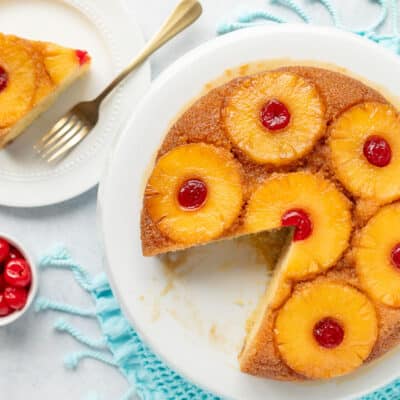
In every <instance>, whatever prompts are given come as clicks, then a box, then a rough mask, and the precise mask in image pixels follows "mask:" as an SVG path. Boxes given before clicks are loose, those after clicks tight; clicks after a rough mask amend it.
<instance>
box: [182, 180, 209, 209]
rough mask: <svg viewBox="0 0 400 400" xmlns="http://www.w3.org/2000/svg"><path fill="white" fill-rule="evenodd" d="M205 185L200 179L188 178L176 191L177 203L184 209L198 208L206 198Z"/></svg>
mask: <svg viewBox="0 0 400 400" xmlns="http://www.w3.org/2000/svg"><path fill="white" fill-rule="evenodd" d="M207 193H208V190H207V185H206V184H205V183H204V182H203V181H202V180H201V179H188V180H187V181H185V182H183V184H182V185H181V187H180V188H179V191H178V203H179V205H180V206H181V207H182V208H184V209H185V210H190V211H193V210H198V209H199V208H200V207H202V206H203V205H204V203H205V202H206V199H207Z"/></svg>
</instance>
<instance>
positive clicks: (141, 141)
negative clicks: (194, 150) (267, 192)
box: [99, 25, 400, 400]
mask: <svg viewBox="0 0 400 400" xmlns="http://www.w3.org/2000/svg"><path fill="white" fill-rule="evenodd" d="M284 57H291V58H292V59H299V60H316V61H318V60H319V61H323V62H328V63H335V64H337V65H340V66H343V67H345V68H347V69H349V70H350V71H353V72H354V73H356V74H359V75H361V76H364V77H366V78H367V79H369V80H371V81H373V82H376V83H377V84H379V85H382V86H384V87H386V88H389V89H390V90H391V91H392V92H394V93H400V79H397V77H398V75H399V72H400V60H399V58H398V57H396V56H394V55H392V54H391V53H389V52H388V51H386V50H384V49H382V48H380V47H378V46H377V45H375V44H374V43H371V42H368V41H367V40H364V39H361V38H358V37H356V36H355V35H350V34H346V33H343V32H340V31H336V30H333V29H328V28H325V29H324V28H317V27H307V26H303V25H301V26H296V25H282V26H279V27H265V28H257V29H251V30H250V29H249V30H243V31H240V32H236V33H234V34H230V35H227V36H225V37H221V38H217V39H215V40H213V41H211V42H208V43H206V44H204V45H203V46H201V47H199V48H197V49H195V50H193V51H192V52H190V53H189V54H187V55H186V56H184V57H183V58H181V59H180V60H178V61H177V62H175V63H174V64H173V65H172V66H171V67H170V68H169V69H168V70H167V71H165V72H164V73H163V74H162V76H160V77H159V78H158V79H157V81H156V82H154V84H153V86H152V88H151V90H150V92H149V93H148V95H147V96H146V98H145V99H144V100H143V102H142V103H141V104H140V106H139V107H138V108H137V110H136V113H135V115H134V116H133V117H132V119H131V120H130V122H129V124H128V126H127V128H126V129H125V131H124V132H123V133H122V135H121V137H120V139H119V141H118V144H117V146H116V148H115V151H114V152H113V155H112V158H111V160H110V163H109V165H108V169H107V172H106V174H105V176H104V179H103V180H102V183H101V186H100V197H99V212H100V216H101V219H102V230H103V234H104V242H105V249H106V255H107V260H108V265H109V270H108V271H109V276H110V279H111V282H112V286H113V288H114V291H115V293H116V295H117V296H118V299H119V300H120V302H121V304H122V306H123V309H124V311H125V313H126V315H127V317H128V318H129V319H130V320H131V321H132V323H133V324H134V326H135V327H136V328H137V330H138V331H139V332H140V334H141V336H142V337H143V338H144V339H145V340H146V341H147V343H148V344H149V345H150V346H151V347H152V349H153V350H154V351H155V352H156V353H157V354H159V355H160V356H161V357H162V358H163V359H164V360H165V361H166V362H167V363H168V364H170V365H171V366H172V367H173V368H174V369H175V370H176V371H178V372H179V373H181V374H182V375H184V376H186V377H187V378H188V379H190V380H191V381H193V382H195V383H196V384H198V385H200V386H202V387H203V388H206V389H208V390H210V391H212V392H214V393H216V394H218V395H220V396H223V397H225V398H231V399H241V400H265V399H279V400H293V399H296V400H302V399H304V400H320V399H324V400H332V399H335V400H338V399H353V398H355V397H357V396H360V395H362V394H364V393H367V392H369V391H371V390H374V389H376V388H377V387H379V386H381V385H384V384H386V383H388V382H389V381H390V380H392V379H394V378H396V377H397V376H399V375H400V351H393V352H391V353H390V355H387V356H386V357H384V359H381V360H379V361H377V362H374V363H372V364H371V365H368V366H365V367H362V368H360V369H359V370H358V371H357V372H355V373H353V374H351V375H349V376H347V377H344V378H342V379H335V380H331V381H328V382H311V383H302V384H298V383H284V382H275V381H272V380H267V379H259V378H255V377H252V376H248V375H245V374H242V373H240V372H239V370H238V365H237V360H236V355H237V351H238V350H239V348H240V345H241V341H242V339H243V336H244V324H245V320H246V318H247V317H248V315H249V313H250V311H251V310H252V308H254V305H255V301H256V300H257V298H258V296H259V295H260V294H261V292H262V291H263V286H264V284H265V282H266V280H267V277H266V274H265V272H264V269H263V268H262V266H261V265H260V264H258V263H257V261H258V260H257V257H256V255H255V254H254V251H253V252H251V251H249V248H248V247H246V246H245V245H244V244H243V243H242V244H239V245H238V244H234V243H232V242H230V243H228V242H224V243H220V244H214V245H211V246H206V247H203V248H198V249H196V250H193V251H192V252H191V257H190V259H189V261H188V262H187V263H186V265H185V266H184V267H183V268H179V269H178V270H177V271H175V273H174V272H173V271H171V270H169V271H168V270H166V269H165V268H163V267H162V265H161V263H160V261H159V259H158V258H145V257H143V256H142V253H141V243H140V232H139V218H140V210H141V202H142V194H143V188H144V179H145V178H144V177H145V176H146V173H148V171H149V166H150V165H151V160H152V158H153V155H154V152H155V151H156V149H157V148H158V147H159V145H160V143H161V140H162V138H163V136H164V134H165V132H166V129H167V127H168V124H169V122H170V121H171V120H172V119H173V118H174V116H175V115H176V114H177V113H178V112H179V111H180V110H181V108H182V106H184V105H185V104H187V102H188V101H190V99H192V98H193V97H194V96H196V95H197V94H198V93H199V92H200V91H201V90H202V88H203V85H204V84H205V83H206V82H208V81H210V80H212V79H213V78H215V77H217V76H219V75H221V73H222V72H223V71H224V70H225V69H226V68H229V67H233V66H238V65H240V64H243V63H245V62H249V61H256V60H259V59H263V58H269V59H274V58H284ZM372 60H373V61H372ZM171 93H173V96H171ZM155 116H156V117H155ZM232 246H236V247H237V249H236V250H235V251H232ZM221 260H224V261H223V262H221ZM241 303H242V304H241Z"/></svg>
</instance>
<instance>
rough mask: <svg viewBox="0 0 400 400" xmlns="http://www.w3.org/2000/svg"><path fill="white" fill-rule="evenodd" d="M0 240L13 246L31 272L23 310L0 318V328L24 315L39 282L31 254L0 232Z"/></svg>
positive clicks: (18, 242) (19, 243)
mask: <svg viewBox="0 0 400 400" xmlns="http://www.w3.org/2000/svg"><path fill="white" fill-rule="evenodd" d="M0 238H4V239H6V240H7V241H8V242H9V243H10V244H11V245H13V246H14V247H15V248H17V249H18V250H19V251H20V253H21V254H22V255H23V256H24V257H25V259H26V261H28V263H29V266H30V267H31V272H32V282H31V287H30V289H29V293H28V299H27V301H26V304H25V306H24V308H22V309H21V310H18V311H14V312H13V313H12V314H9V315H7V316H5V317H0V327H2V326H6V325H9V324H11V323H13V322H14V321H16V320H17V319H19V318H20V317H22V315H24V314H25V312H26V311H27V310H28V308H29V307H30V306H31V304H32V302H33V299H34V298H35V296H36V293H37V290H38V283H39V282H38V270H37V267H36V263H35V261H34V259H33V257H32V256H31V254H30V253H29V251H28V250H27V247H26V246H25V245H24V244H22V243H21V242H20V241H19V240H17V239H16V238H15V237H13V236H10V235H8V234H5V233H2V232H0Z"/></svg>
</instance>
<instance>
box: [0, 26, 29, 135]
mask: <svg viewBox="0 0 400 400" xmlns="http://www.w3.org/2000/svg"><path fill="white" fill-rule="evenodd" d="M31 52H32V49H31V48H30V46H29V44H27V43H26V42H25V41H23V40H22V39H18V38H16V37H14V36H8V35H3V34H0V66H2V67H3V68H4V69H5V70H6V71H7V74H8V83H7V87H6V88H5V89H4V90H3V91H1V92H0V128H7V127H9V126H11V125H13V124H14V123H15V122H16V121H18V120H19V119H20V118H21V117H22V116H23V115H24V114H25V113H26V112H27V111H28V110H29V109H30V107H31V105H32V101H33V96H34V94H35V91H36V83H35V79H36V67H35V64H34V60H33V58H32V57H31Z"/></svg>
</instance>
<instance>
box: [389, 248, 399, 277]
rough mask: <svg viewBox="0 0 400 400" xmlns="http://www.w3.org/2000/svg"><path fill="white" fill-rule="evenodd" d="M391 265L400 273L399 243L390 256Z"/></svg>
mask: <svg viewBox="0 0 400 400" xmlns="http://www.w3.org/2000/svg"><path fill="white" fill-rule="evenodd" d="M390 261H391V262H392V265H393V266H394V267H396V268H397V269H398V270H399V271H400V243H397V244H396V245H395V246H394V247H393V249H392V252H391V254H390Z"/></svg>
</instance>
